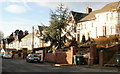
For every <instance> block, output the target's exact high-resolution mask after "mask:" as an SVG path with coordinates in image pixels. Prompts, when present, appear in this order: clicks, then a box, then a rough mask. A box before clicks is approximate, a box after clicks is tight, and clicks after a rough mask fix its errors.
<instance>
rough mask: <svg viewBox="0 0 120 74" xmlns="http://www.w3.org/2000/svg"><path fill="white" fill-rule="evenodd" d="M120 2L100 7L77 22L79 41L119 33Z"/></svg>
mask: <svg viewBox="0 0 120 74" xmlns="http://www.w3.org/2000/svg"><path fill="white" fill-rule="evenodd" d="M119 19H120V2H113V3H110V4H107V5H105V6H104V7H103V8H102V9H100V10H96V11H93V12H91V13H90V14H89V15H87V16H86V17H84V18H83V19H81V20H80V21H79V23H78V24H77V30H78V29H80V30H79V31H78V32H79V34H80V41H81V40H82V36H83V35H85V37H86V39H88V38H89V37H90V38H99V37H100V36H111V35H120V20H119Z"/></svg>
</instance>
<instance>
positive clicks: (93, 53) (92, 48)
mask: <svg viewBox="0 0 120 74" xmlns="http://www.w3.org/2000/svg"><path fill="white" fill-rule="evenodd" d="M89 51H90V58H89V59H88V60H89V62H88V64H89V65H93V64H94V63H95V62H96V58H97V50H96V45H92V46H90V49H89Z"/></svg>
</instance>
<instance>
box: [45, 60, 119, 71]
mask: <svg viewBox="0 0 120 74" xmlns="http://www.w3.org/2000/svg"><path fill="white" fill-rule="evenodd" d="M45 64H49V65H52V66H56V67H59V66H70V67H72V66H73V67H75V66H76V67H79V68H83V69H96V70H100V71H108V72H118V71H120V67H116V66H112V67H105V66H100V65H98V64H97V65H75V64H55V63H49V62H45Z"/></svg>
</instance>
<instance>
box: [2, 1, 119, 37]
mask: <svg viewBox="0 0 120 74" xmlns="http://www.w3.org/2000/svg"><path fill="white" fill-rule="evenodd" d="M115 1H119V0H0V31H2V32H3V33H4V35H5V37H6V36H8V35H10V34H11V33H12V32H14V31H15V30H16V29H20V30H23V31H24V30H28V31H29V33H30V32H31V31H32V26H37V25H40V24H41V23H43V24H44V25H49V21H50V10H53V11H54V10H55V9H56V7H57V6H58V5H59V4H60V3H63V4H64V5H65V6H66V7H67V8H69V11H71V10H72V11H77V12H82V13H85V10H86V7H91V8H92V9H93V11H94V10H98V9H101V8H102V7H103V6H105V5H106V4H108V3H110V2H115Z"/></svg>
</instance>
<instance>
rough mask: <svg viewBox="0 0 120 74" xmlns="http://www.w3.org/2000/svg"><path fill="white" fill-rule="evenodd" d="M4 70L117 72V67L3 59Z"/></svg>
mask: <svg viewBox="0 0 120 74" xmlns="http://www.w3.org/2000/svg"><path fill="white" fill-rule="evenodd" d="M2 72H117V69H112V68H109V69H107V70H106V69H96V68H87V67H86V68H85V67H82V66H54V65H53V64H51V63H27V62H26V61H25V60H23V59H2Z"/></svg>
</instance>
